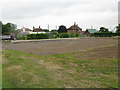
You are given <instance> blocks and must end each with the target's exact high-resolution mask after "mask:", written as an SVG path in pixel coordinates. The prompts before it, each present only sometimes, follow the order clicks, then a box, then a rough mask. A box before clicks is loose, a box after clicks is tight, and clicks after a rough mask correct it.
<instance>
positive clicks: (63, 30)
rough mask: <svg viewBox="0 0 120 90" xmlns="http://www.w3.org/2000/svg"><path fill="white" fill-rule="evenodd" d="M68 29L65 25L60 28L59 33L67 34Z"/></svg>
mask: <svg viewBox="0 0 120 90" xmlns="http://www.w3.org/2000/svg"><path fill="white" fill-rule="evenodd" d="M66 32H67V28H66V26H64V25H61V26H59V29H58V33H66Z"/></svg>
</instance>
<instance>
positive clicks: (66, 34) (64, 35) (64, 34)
mask: <svg viewBox="0 0 120 90" xmlns="http://www.w3.org/2000/svg"><path fill="white" fill-rule="evenodd" d="M59 37H60V38H68V37H69V35H68V33H60V34H59Z"/></svg>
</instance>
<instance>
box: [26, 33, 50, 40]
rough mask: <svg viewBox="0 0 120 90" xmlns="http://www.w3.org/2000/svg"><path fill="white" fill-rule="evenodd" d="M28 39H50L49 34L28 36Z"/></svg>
mask: <svg viewBox="0 0 120 90" xmlns="http://www.w3.org/2000/svg"><path fill="white" fill-rule="evenodd" d="M26 36H27V39H48V34H43V33H41V34H28V35H26Z"/></svg>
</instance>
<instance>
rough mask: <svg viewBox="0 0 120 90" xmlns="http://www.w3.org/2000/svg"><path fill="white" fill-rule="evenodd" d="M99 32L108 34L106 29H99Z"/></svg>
mask: <svg viewBox="0 0 120 90" xmlns="http://www.w3.org/2000/svg"><path fill="white" fill-rule="evenodd" d="M99 32H101V33H106V32H109V30H108V29H107V28H105V27H101V28H100V30H99Z"/></svg>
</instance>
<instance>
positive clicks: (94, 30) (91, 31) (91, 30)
mask: <svg viewBox="0 0 120 90" xmlns="http://www.w3.org/2000/svg"><path fill="white" fill-rule="evenodd" d="M86 31H87V32H89V33H96V32H98V31H97V30H96V29H87V30H86Z"/></svg>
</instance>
